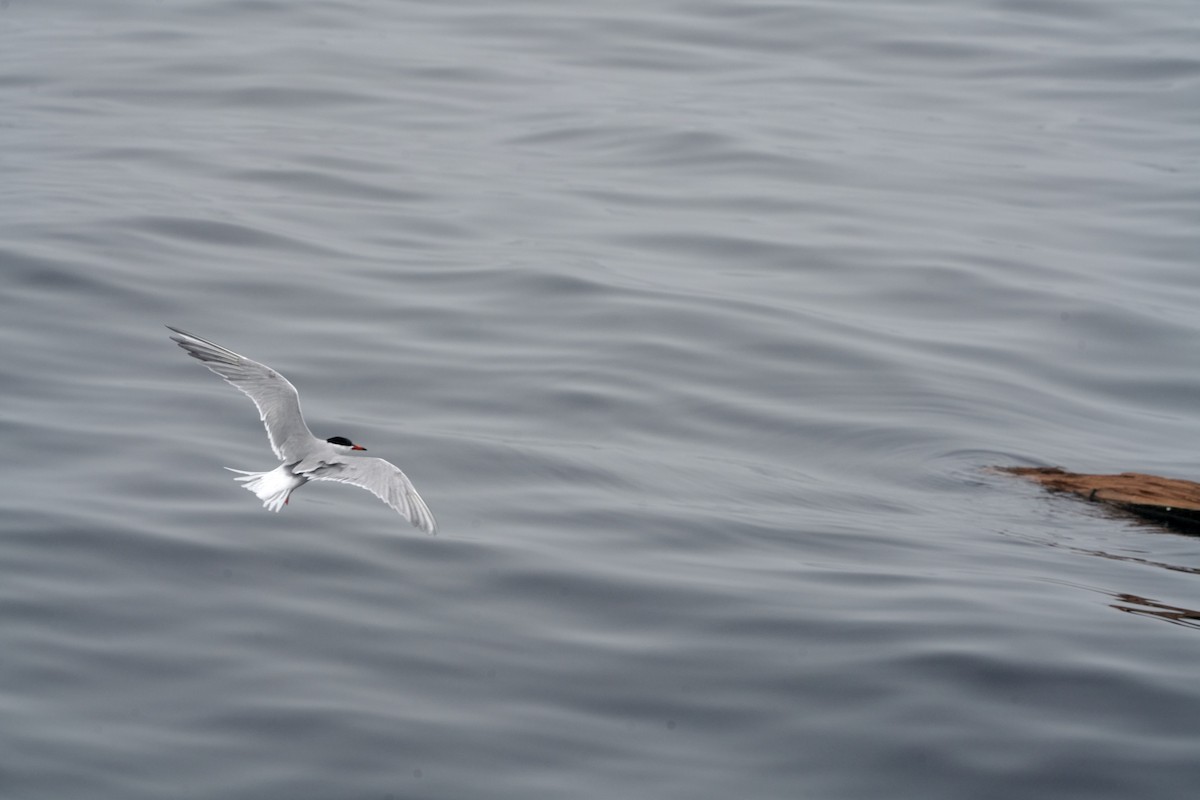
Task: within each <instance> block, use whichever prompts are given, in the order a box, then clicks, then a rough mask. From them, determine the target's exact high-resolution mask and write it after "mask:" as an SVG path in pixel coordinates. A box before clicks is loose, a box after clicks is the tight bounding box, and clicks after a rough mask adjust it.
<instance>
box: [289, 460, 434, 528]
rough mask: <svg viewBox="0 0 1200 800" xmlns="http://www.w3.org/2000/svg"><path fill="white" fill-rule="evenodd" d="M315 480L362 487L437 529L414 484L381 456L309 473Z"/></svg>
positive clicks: (422, 525) (403, 513) (420, 524)
mask: <svg viewBox="0 0 1200 800" xmlns="http://www.w3.org/2000/svg"><path fill="white" fill-rule="evenodd" d="M309 477H310V478H312V480H315V481H337V482H338V483H349V484H351V485H353V486H358V487H360V488H363V489H366V490H367V491H368V492H370V493H371V494H373V495H375V496H376V497H378V498H379V499H380V500H382V501H383V502H385V503H387V504H388V505H389V506H391V507H392V508H394V509H395V510H396V511H398V512H399V513H400V516H402V517H405V518H406V519H407V520H408V521H409V522H411V523H412V524H413V525H415V526H416V527H418V528H420V529H421V530H423V531H425V532H426V533H437V522H436V521H434V519H433V514H432V513H431V512H430V511H429V506H427V505H425V501H424V500H422V499H421V495H419V494H417V490H416V487H414V486H413V485H412V481H410V480H409V479H408V476H407V475H405V474H404V473H403V472H401V471H400V468H399V467H397V466H396V465H395V464H393V463H391V462H390V461H384V460H383V459H382V458H350V459H346V460H345V461H343V462H341V463H339V464H329V465H327V466H326V467H323V468H322V469H320V470H317V471H316V472H314V473H310V475H309Z"/></svg>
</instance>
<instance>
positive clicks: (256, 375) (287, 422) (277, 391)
mask: <svg viewBox="0 0 1200 800" xmlns="http://www.w3.org/2000/svg"><path fill="white" fill-rule="evenodd" d="M167 328H169V329H170V330H172V331H174V332H175V333H176V334H177V335H175V336H172V337H171V339H172V340H173V341H175V342H176V343H177V344H178V345H179V346H180V347H182V348H183V349H184V350H186V351H187V354H188V355H190V356H191V357H192V358H195V359H198V360H199V361H200V363H202V364H204V366H206V367H208V368H209V369H210V370H212V371H213V372H215V373H217V374H218V375H220V376H221V377H222V378H224V379H225V380H226V381H228V382H229V383H230V384H231V385H233V386H234V387H235V388H237V389H240V390H241V391H242V392H245V393H246V395H247V396H249V398H250V399H251V400H253V401H254V405H255V406H257V407H258V413H259V416H260V417H261V418H262V421H263V425H265V426H266V428H267V437H268V438H269V439H270V440H271V449H272V450H274V451H275V455H276V456H278V457H279V458H280V459H282V460H284V461H287V460H288V459H289V458H292V457H293V456H294V455H298V454H302V453H303V452H304V451H306V450H307V449H308V448H309V447H311V442H312V440H313V439H314V438H315V437H314V436H313V435H312V432H311V431H310V430H309V429H308V425H306V424H305V423H304V415H303V414H301V413H300V396H299V394H297V392H296V387H295V386H292V384H291V383H289V382H288V379H287V378H285V377H283V376H282V375H280V374H279V373H278V372H276V371H275V370H273V369H271V368H270V367H268V366H267V365H266V364H260V363H258V362H257V361H251V360H250V359H248V358H246V357H245V356H240V355H238V354H237V353H235V352H233V351H232V350H226V349H225V348H224V347H221V346H220V345H219V344H214V343H213V342H210V341H208V340H207V339H201V338H200V337H199V336H193V335H192V334H190V333H187V332H185V331H181V330H179V329H178V328H172V327H171V326H170V325H168V326H167Z"/></svg>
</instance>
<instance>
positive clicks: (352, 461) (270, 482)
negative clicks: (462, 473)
mask: <svg viewBox="0 0 1200 800" xmlns="http://www.w3.org/2000/svg"><path fill="white" fill-rule="evenodd" d="M167 328H169V329H170V330H171V331H172V332H173V333H174V334H175V335H174V336H172V337H171V339H173V340H174V341H175V342H176V343H178V344H179V346H180V347H182V348H183V349H184V350H186V351H187V353H188V355H190V356H191V357H192V358H196V359H199V360H200V363H202V364H204V366H206V367H208V368H209V369H210V370H212V371H213V372H215V373H217V374H218V375H220V376H221V377H222V378H224V379H225V380H226V381H228V382H229V383H230V384H232V385H233V386H234V387H235V388H237V389H240V390H241V391H242V392H245V393H246V394H247V395H248V396H249V397H250V399H251V400H253V401H254V405H256V406H258V413H259V416H260V417H261V418H262V421H263V424H264V425H266V426H267V438H269V439H270V440H271V449H272V450H274V451H275V455H276V456H278V457H279V460H280V461H282V462H283V463H282V464H280V465H279V466H278V467H276V468H275V469H273V470H271V471H270V472H246V471H244V470H240V469H233V468H232V467H226V468H225V469H227V470H229V471H230V472H236V473H238V477H236V478H234V480H236V481H241V482H242V484H243V485H244V486H245V487H246V488H247V489H249V490H250V491H252V492H254V494H256V495H258V499H259V500H262V501H263V507H264V508H269V509H271V510H272V511H279V510H280V509H282V508H283V507H284V506H285V505H287V503H288V500H289V499H290V497H291V494H292V492H294V491H295V490H296V489H298V488H299V487H301V486H303V485H304V484H306V483H308V482H309V481H337V482H338V483H349V484H353V485H354V486H359V487H362V488H363V489H366V490H367V491H368V492H371V493H372V494H374V495H375V496H377V497H378V498H379V499H380V500H382V501H383V502H385V503H387V504H388V505H389V506H391V507H392V508H394V509H395V510H396V511H397V512H398V513H399V514H400V516H402V517H404V518H405V519H407V520H408V521H409V522H411V523H412V524H413V525H415V526H416V527H418V528H420V529H421V530H423V531H426V532H427V533H434V532H436V530H437V523H436V522H435V521H434V519H433V514H431V513H430V511H429V506H427V505H425V501H424V500H422V499H421V495H419V494H417V490H416V488H414V487H413V485H412V481H410V480H409V479H408V476H407V475H405V474H404V473H403V472H401V471H400V470H399V468H397V467H396V466H395V465H393V464H391V463H389V462H387V461H384V460H383V459H382V458H366V457H360V456H352V455H350V454H351V453H352V452H354V451H355V450H366V449H367V448H365V447H362V446H361V445H357V444H355V443H354V442H352V441H350V440H349V439H347V438H346V437H345V436H334V437H332V438H330V439H318V438H317V437H316V436H313V435H312V431H310V430H309V429H308V425H307V424H305V422H304V415H303V414H301V413H300V396H299V394H297V392H296V387H295V386H292V384H291V383H290V382H289V381H288V379H287V378H285V377H283V376H282V375H280V374H279V373H278V372H276V371H275V370H273V369H271V368H270V367H268V366H267V365H266V364H260V363H258V362H257V361H251V360H250V359H248V358H246V357H245V356H240V355H238V354H237V353H235V352H233V351H232V350H226V349H225V348H224V347H221V346H220V345H219V344H213V343H212V342H210V341H208V340H207V339H201V338H200V337H199V336H193V335H192V334H190V333H186V332H184V331H181V330H179V329H178V328H172V327H171V326H170V325H168V326H167Z"/></svg>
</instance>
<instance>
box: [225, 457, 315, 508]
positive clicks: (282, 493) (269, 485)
mask: <svg viewBox="0 0 1200 800" xmlns="http://www.w3.org/2000/svg"><path fill="white" fill-rule="evenodd" d="M225 469H227V470H229V471H230V472H237V473H239V474H238V476H237V477H235V478H234V480H235V481H239V482H240V483H241V484H242V486H244V487H245V488H246V489H248V490H250V491H252V492H254V494H256V495H258V499H259V500H262V501H263V508H269V509H271V510H272V511H279V510H280V509H282V508H283V506H284V504H285V503H286V502H287V501H288V496H289V495H291V493H292V490H293V489H295V488H296V487H297V486H300V485H301V484H303V483H304V482H305V481H304V479H303V478H300V477H298V476H296V475H295V474H293V473H292V471H291V470H290V469H288V465H287V464H280V465H279V466H278V467H276V468H275V469H273V470H271V471H270V472H246V471H245V470H242V469H234V468H233V467H226V468H225Z"/></svg>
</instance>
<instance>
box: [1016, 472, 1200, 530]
mask: <svg viewBox="0 0 1200 800" xmlns="http://www.w3.org/2000/svg"><path fill="white" fill-rule="evenodd" d="M997 469H998V470H999V471H1001V472H1007V473H1009V474H1011V475H1019V476H1021V477H1022V478H1028V479H1029V480H1031V481H1036V482H1037V483H1040V484H1041V485H1042V486H1044V487H1046V488H1047V489H1049V490H1050V491H1052V492H1068V493H1070V494H1075V495H1079V496H1080V497H1082V498H1083V499H1085V500H1091V501H1093V502H1097V503H1105V504H1107V505H1110V506H1115V507H1117V508H1120V509H1122V510H1124V511H1128V512H1131V513H1133V514H1137V515H1138V516H1140V517H1145V518H1147V519H1152V520H1154V521H1156V522H1165V523H1167V524H1169V525H1171V526H1172V527H1176V528H1180V529H1182V530H1186V531H1187V532H1189V533H1200V483H1195V482H1193V481H1183V480H1178V479H1176V478H1160V477H1158V476H1157V475H1146V474H1144V473H1141V472H1122V473H1121V474H1120V475H1081V474H1079V473H1077V472H1067V471H1065V470H1062V469H1059V468H1058V467H998V468H997Z"/></svg>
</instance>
